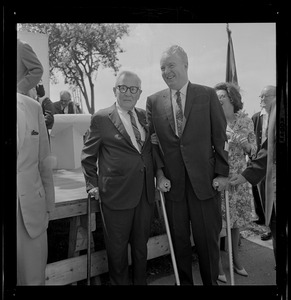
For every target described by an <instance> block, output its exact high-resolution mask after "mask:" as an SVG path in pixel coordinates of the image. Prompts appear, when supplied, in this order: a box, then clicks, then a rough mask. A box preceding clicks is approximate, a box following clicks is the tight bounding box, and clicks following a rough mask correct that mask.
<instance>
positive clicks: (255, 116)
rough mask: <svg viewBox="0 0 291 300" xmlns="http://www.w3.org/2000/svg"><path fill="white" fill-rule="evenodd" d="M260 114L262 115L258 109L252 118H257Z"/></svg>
mask: <svg viewBox="0 0 291 300" xmlns="http://www.w3.org/2000/svg"><path fill="white" fill-rule="evenodd" d="M259 115H260V111H257V112H256V113H254V114H253V115H252V119H253V118H257V117H258V116H259Z"/></svg>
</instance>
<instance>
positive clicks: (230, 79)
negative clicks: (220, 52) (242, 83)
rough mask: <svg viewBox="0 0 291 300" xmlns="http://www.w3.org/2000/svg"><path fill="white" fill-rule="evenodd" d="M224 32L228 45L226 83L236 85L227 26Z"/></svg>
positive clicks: (234, 67)
mask: <svg viewBox="0 0 291 300" xmlns="http://www.w3.org/2000/svg"><path fill="white" fill-rule="evenodd" d="M226 31H227V35H228V44H227V56H226V79H225V81H226V82H233V83H235V84H237V85H238V79H237V73H236V66H235V59H234V50H233V44H232V38H231V31H230V30H229V27H228V24H227V26H226Z"/></svg>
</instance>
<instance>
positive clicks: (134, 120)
mask: <svg viewBox="0 0 291 300" xmlns="http://www.w3.org/2000/svg"><path fill="white" fill-rule="evenodd" d="M113 92H114V95H115V97H116V100H117V101H116V103H114V104H113V105H112V106H111V107H108V108H105V109H102V110H99V111H98V112H97V113H95V114H94V115H93V116H92V119H91V124H90V128H89V130H88V132H87V136H86V138H85V142H84V147H83V150H82V154H81V162H82V168H83V173H84V176H85V180H86V190H87V192H88V193H90V194H91V195H92V196H93V197H95V199H96V200H97V199H99V203H100V210H101V214H102V218H103V229H104V239H105V245H106V250H107V257H108V267H109V276H110V281H111V284H112V285H128V284H130V279H129V269H128V265H129V263H128V244H130V246H131V261H132V277H133V278H132V279H133V280H132V283H133V284H134V285H146V265H147V242H148V239H149V235H150V228H151V221H152V216H153V210H154V199H155V183H154V173H155V169H156V168H157V167H158V168H160V167H161V161H159V160H158V158H157V159H156V160H155V162H153V159H152V145H151V140H150V134H149V128H148V124H147V121H146V112H145V110H143V109H140V108H136V107H135V106H136V103H137V101H138V100H139V98H140V95H141V93H142V90H141V80H140V78H139V77H138V76H137V75H136V74H135V73H133V72H129V71H123V72H121V73H120V74H119V75H118V77H117V79H116V84H115V86H114V87H113ZM154 165H155V166H154Z"/></svg>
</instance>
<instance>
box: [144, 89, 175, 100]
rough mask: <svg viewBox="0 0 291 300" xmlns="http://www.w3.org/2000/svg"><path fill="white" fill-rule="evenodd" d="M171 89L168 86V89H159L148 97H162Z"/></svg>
mask: <svg viewBox="0 0 291 300" xmlns="http://www.w3.org/2000/svg"><path fill="white" fill-rule="evenodd" d="M169 91H170V90H169V88H167V89H164V90H161V91H158V92H156V93H154V94H152V95H150V96H148V98H151V99H155V98H160V97H163V96H164V95H166V94H168V93H169Z"/></svg>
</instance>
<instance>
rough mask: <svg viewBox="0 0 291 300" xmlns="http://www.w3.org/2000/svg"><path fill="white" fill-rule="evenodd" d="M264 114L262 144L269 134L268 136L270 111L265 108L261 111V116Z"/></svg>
mask: <svg viewBox="0 0 291 300" xmlns="http://www.w3.org/2000/svg"><path fill="white" fill-rule="evenodd" d="M261 116H263V123H262V139H261V145H262V144H263V143H264V141H265V140H266V138H267V136H266V132H267V127H268V113H267V111H266V110H265V108H263V109H262V110H261V112H260V117H261Z"/></svg>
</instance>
